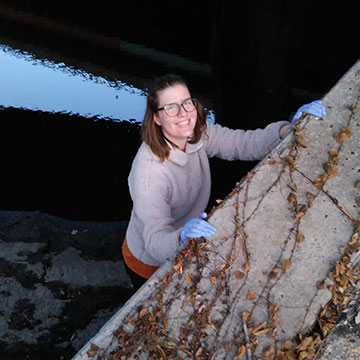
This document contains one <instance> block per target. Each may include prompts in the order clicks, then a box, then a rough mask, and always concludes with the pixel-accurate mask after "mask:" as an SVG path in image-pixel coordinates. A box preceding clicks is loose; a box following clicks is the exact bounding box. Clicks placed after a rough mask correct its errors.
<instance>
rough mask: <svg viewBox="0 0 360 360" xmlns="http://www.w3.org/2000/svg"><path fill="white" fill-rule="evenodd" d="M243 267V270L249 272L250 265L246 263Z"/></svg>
mask: <svg viewBox="0 0 360 360" xmlns="http://www.w3.org/2000/svg"><path fill="white" fill-rule="evenodd" d="M243 269H244V271H246V272H249V271H250V265H249V264H248V263H246V264H244V266H243Z"/></svg>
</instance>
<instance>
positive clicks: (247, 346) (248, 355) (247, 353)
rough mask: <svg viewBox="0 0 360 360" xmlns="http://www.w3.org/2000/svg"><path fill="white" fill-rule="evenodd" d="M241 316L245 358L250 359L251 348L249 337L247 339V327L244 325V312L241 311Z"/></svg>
mask: <svg viewBox="0 0 360 360" xmlns="http://www.w3.org/2000/svg"><path fill="white" fill-rule="evenodd" d="M242 318H243V328H244V334H245V341H246V358H247V360H251V358H252V355H251V350H250V339H249V332H248V328H247V325H246V318H245V313H242Z"/></svg>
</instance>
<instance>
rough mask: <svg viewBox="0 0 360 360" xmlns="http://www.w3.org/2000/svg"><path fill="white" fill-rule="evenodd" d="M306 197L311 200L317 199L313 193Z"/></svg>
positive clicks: (307, 194)
mask: <svg viewBox="0 0 360 360" xmlns="http://www.w3.org/2000/svg"><path fill="white" fill-rule="evenodd" d="M306 197H307V198H308V199H310V200H313V199H315V195H314V194H312V193H311V192H308V193H306Z"/></svg>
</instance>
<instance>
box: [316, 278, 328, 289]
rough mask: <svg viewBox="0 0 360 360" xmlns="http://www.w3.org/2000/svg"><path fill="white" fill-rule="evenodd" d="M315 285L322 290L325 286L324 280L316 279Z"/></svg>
mask: <svg viewBox="0 0 360 360" xmlns="http://www.w3.org/2000/svg"><path fill="white" fill-rule="evenodd" d="M316 287H317V288H318V289H319V290H324V289H325V288H326V285H325V281H324V280H322V281H318V282H317V284H316Z"/></svg>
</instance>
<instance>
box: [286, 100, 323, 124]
mask: <svg viewBox="0 0 360 360" xmlns="http://www.w3.org/2000/svg"><path fill="white" fill-rule="evenodd" d="M303 112H305V113H307V114H310V115H313V116H317V117H322V116H324V115H326V110H325V108H324V106H323V105H322V104H321V100H315V101H313V102H311V103H310V104H305V105H303V106H301V108H300V109H299V110H298V111H297V112H296V113H295V115H294V116H293V118H292V119H291V123H290V125H294V124H295V122H296V121H297V120H298V119H299V118H300V116H301V115H302V113H303Z"/></svg>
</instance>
